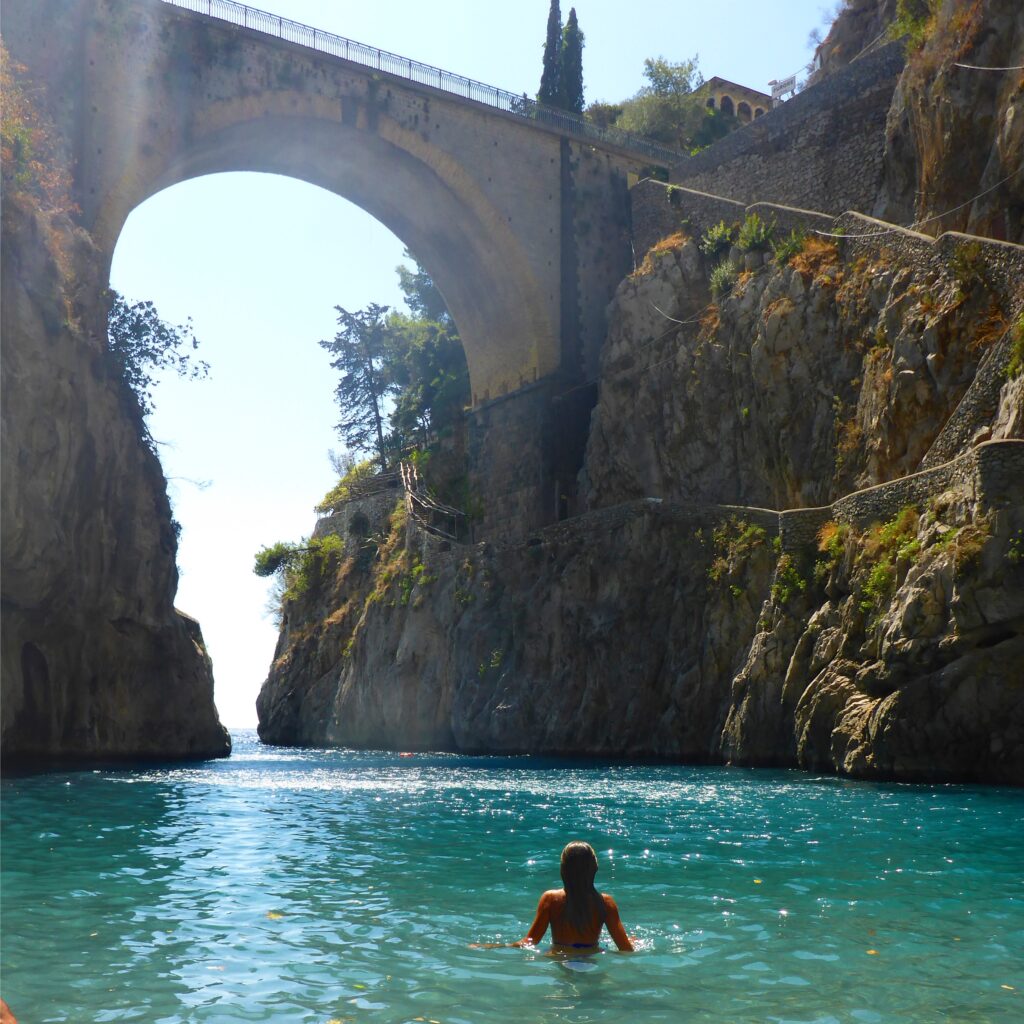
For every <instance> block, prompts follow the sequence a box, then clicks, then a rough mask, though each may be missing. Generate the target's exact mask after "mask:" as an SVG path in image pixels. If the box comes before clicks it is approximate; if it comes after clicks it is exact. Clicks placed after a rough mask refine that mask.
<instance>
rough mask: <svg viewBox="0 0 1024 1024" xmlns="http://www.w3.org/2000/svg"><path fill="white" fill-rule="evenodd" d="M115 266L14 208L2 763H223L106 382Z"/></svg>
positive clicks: (208, 699) (7, 270)
mask: <svg viewBox="0 0 1024 1024" xmlns="http://www.w3.org/2000/svg"><path fill="white" fill-rule="evenodd" d="M101 264H102V261H101V260H99V259H98V258H97V254H96V253H95V251H94V250H93V248H92V246H91V243H90V242H89V239H88V237H87V236H86V235H85V234H84V233H82V232H80V231H77V230H75V229H73V228H72V227H71V226H70V223H69V222H67V221H66V219H62V218H60V217H48V216H46V215H43V214H40V213H38V212H36V211H35V210H34V209H33V208H32V207H31V206H30V205H28V204H26V203H24V202H22V201H20V200H18V199H17V198H10V197H8V198H6V199H5V204H4V221H3V339H4V343H3V350H2V356H3V374H2V380H3V404H2V426H3V431H2V462H0V466H2V474H3V486H2V494H0V501H2V513H3V536H4V543H3V572H2V588H3V591H2V592H3V624H2V629H3V654H2V660H3V677H2V678H3V699H2V744H3V756H4V758H5V759H16V758H22V757H35V756H61V757H137V756H143V757H168V758H171V757H208V756H220V755H225V754H227V753H228V752H229V750H230V740H229V738H228V735H227V732H226V731H225V729H224V728H223V727H222V726H221V724H220V722H219V721H218V719H217V712H216V709H215V708H214V705H213V677H212V671H211V665H210V661H209V658H208V657H207V655H206V651H205V649H204V647H203V640H202V634H201V632H200V630H199V625H198V623H196V622H195V621H194V620H192V619H189V618H188V617H187V616H185V615H182V614H181V613H180V612H177V611H176V610H175V608H174V605H173V600H174V593H175V589H176V587H177V570H176V568H175V561H174V558H175V550H176V538H175V533H174V530H173V528H172V521H171V516H170V508H169V505H168V502H167V496H166V484H165V481H164V478H163V474H162V473H161V471H160V466H159V463H158V462H157V459H156V457H155V456H154V455H153V454H152V453H151V452H150V451H149V450H148V449H147V448H146V446H145V445H144V444H143V443H142V441H141V439H140V433H139V428H140V424H139V422H138V421H137V419H138V418H137V414H133V411H132V408H131V405H130V403H126V402H125V400H124V398H125V396H124V395H123V394H122V393H121V392H120V385H119V384H118V382H115V381H113V380H111V379H109V378H108V375H107V373H106V371H105V362H104V360H103V349H104V346H105V336H106V315H105V309H104V308H103V306H102V303H101V301H100V299H99V297H100V296H101V295H102V292H103V286H104V282H103V281H101V280H100V279H99V274H98V268H99V267H100V266H101Z"/></svg>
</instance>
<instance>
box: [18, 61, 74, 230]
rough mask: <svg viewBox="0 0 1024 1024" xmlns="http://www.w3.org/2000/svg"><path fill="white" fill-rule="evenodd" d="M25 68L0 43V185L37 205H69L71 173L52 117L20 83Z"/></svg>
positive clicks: (60, 208) (62, 208)
mask: <svg viewBox="0 0 1024 1024" xmlns="http://www.w3.org/2000/svg"><path fill="white" fill-rule="evenodd" d="M24 74H25V68H24V67H23V66H22V65H21V64H17V63H15V62H14V61H13V60H11V57H10V54H8V52H7V49H6V47H4V46H3V44H2V43H0V94H2V95H3V104H2V105H0V174H2V179H3V191H4V193H5V195H6V196H7V197H8V198H9V197H10V196H12V195H17V194H22V195H29V196H31V197H32V199H33V201H34V202H35V203H36V205H37V206H39V207H40V208H41V209H44V210H47V211H50V212H54V213H69V212H72V211H73V210H75V208H76V207H75V204H74V203H73V202H72V200H71V175H70V173H69V171H68V163H67V160H66V159H65V157H64V154H63V153H62V152H61V151H60V148H59V146H58V143H57V133H56V131H55V130H54V127H53V125H52V123H51V122H50V121H49V120H48V119H47V118H46V117H45V116H44V115H43V114H42V113H41V112H40V110H39V108H38V107H37V105H36V104H35V102H34V101H33V99H32V97H31V86H29V85H27V84H26V83H25V79H24Z"/></svg>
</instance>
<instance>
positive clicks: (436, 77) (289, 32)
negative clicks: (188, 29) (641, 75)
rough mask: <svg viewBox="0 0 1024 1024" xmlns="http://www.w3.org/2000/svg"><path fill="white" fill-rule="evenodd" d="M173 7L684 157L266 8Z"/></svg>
mask: <svg viewBox="0 0 1024 1024" xmlns="http://www.w3.org/2000/svg"><path fill="white" fill-rule="evenodd" d="M163 2H164V3H167V4H170V5H171V6H173V7H180V8H183V9H184V10H187V11H191V12H193V13H195V14H200V15H205V16H207V17H211V18H217V19H219V20H221V21H227V22H230V23H231V24H233V25H238V26H240V27H242V28H249V29H254V30H255V31H257V32H263V33H265V34H267V35H270V36H276V37H277V38H279V39H284V40H286V41H287V42H290V43H296V44H298V45H299V46H305V47H307V48H308V49H311V50H317V51H319V52H320V53H326V54H330V55H331V56H332V57H340V58H341V59H342V60H347V61H351V62H352V63H354V64H359V65H361V66H363V67H367V68H372V69H373V70H375V71H382V72H384V73H385V74H389V75H395V76H397V77H399V78H404V79H406V80H407V81H409V82H414V83H416V84H417V85H420V86H425V87H426V88H428V89H434V90H437V91H438V92H441V93H445V94H447V95H451V96H458V97H459V98H461V99H467V100H472V101H473V102H475V103H483V104H485V105H486V106H489V107H493V108H495V109H497V110H501V111H504V112H505V113H506V114H513V115H515V116H516V117H520V118H522V119H523V120H524V121H528V122H533V123H534V124H535V125H536V126H538V127H544V128H546V129H554V130H555V131H558V132H561V133H562V134H565V135H573V136H576V137H579V138H585V139H587V140H589V141H590V142H591V143H593V144H594V145H595V146H598V147H607V148H611V149H616V150H625V151H627V152H628V153H633V154H638V155H642V156H645V157H648V158H649V159H651V160H655V161H657V162H658V163H659V164H664V165H665V166H668V167H671V166H672V165H673V164H677V163H680V162H681V161H683V160H685V159H686V156H685V154H683V153H681V152H679V151H678V150H674V149H669V148H667V147H665V146H660V145H659V144H658V143H656V142H652V141H651V140H650V139H647V138H644V137H643V136H642V135H636V134H634V133H633V132H626V131H622V130H621V129H618V128H602V127H600V126H599V125H596V124H594V122H593V121H588V120H587V119H586V118H585V117H583V116H582V115H579V114H573V113H570V112H569V111H566V110H558V109H557V108H555V107H548V106H545V105H544V104H542V103H538V102H537V101H536V100H532V99H530V98H529V97H528V96H527V95H526V94H525V93H523V94H522V95H516V94H515V93H512V92H508V91H507V90H505V89H499V88H498V87H497V86H494V85H487V84H485V83H484V82H477V81H475V80H474V79H472V78H465V77H464V76H462V75H456V74H454V73H453V72H451V71H444V70H443V69H441V68H435V67H432V66H431V65H429V64H421V63H420V62H419V61H417V60H412V59H411V58H410V57H401V56H399V55H398V54H395V53H389V52H388V51H387V50H380V49H377V47H374V46H368V45H367V44H366V43H359V42H356V41H355V40H354V39H346V38H345V37H344V36H339V35H335V34H334V33H333V32H325V31H324V30H323V29H318V28H313V27H312V26H311V25H304V24H302V23H301V22H298V21H292V20H291V19H290V18H284V17H281V16H280V15H277V14H270V13H268V12H267V11H260V10H257V9H256V8H254V7H247V6H246V5H245V4H241V3H237V2H236V0H163Z"/></svg>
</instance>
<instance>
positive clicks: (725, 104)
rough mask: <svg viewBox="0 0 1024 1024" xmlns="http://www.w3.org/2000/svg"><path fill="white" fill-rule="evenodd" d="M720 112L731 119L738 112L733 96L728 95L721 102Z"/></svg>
mask: <svg viewBox="0 0 1024 1024" xmlns="http://www.w3.org/2000/svg"><path fill="white" fill-rule="evenodd" d="M719 110H721V111H722V113H723V114H728V115H729V116H730V117H731V116H732V115H733V114H734V113H735V112H736V108H735V106H734V104H733V102H732V97H731V96H728V95H726V96H723V97H722V98H721V100H719Z"/></svg>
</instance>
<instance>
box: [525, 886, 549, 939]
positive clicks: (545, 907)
mask: <svg viewBox="0 0 1024 1024" xmlns="http://www.w3.org/2000/svg"><path fill="white" fill-rule="evenodd" d="M550 922H551V892H550V890H549V891H548V892H546V893H544V895H543V896H541V898H540V900H539V901H538V903H537V915H536V917H534V919H533V924H531V925H530V930H529V931H528V932H527V933H526V937H525V938H524V939H523V940H522V941H521V943H520V944H521V945H523V946H536V945H537V943H538V942H540V940H541V939H543V938H544V933H545V932H546V931H547V930H548V924H550Z"/></svg>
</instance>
